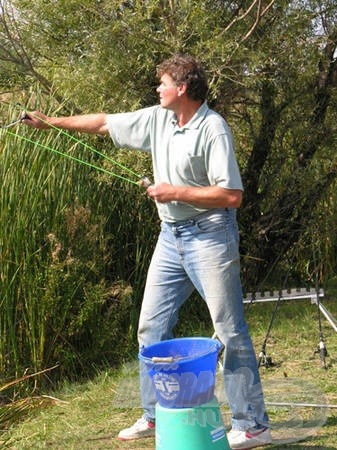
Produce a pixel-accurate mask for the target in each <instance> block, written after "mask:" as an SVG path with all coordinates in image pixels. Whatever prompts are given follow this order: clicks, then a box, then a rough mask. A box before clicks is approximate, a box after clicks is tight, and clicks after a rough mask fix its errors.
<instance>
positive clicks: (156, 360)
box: [151, 356, 174, 363]
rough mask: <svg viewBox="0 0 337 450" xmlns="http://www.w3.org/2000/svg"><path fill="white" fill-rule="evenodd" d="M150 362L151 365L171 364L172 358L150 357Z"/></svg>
mask: <svg viewBox="0 0 337 450" xmlns="http://www.w3.org/2000/svg"><path fill="white" fill-rule="evenodd" d="M151 361H152V362H153V363H173V361H174V357H173V356H163V357H161V356H152V358H151Z"/></svg>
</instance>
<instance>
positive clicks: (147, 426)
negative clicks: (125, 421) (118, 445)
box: [118, 417, 156, 441]
mask: <svg viewBox="0 0 337 450" xmlns="http://www.w3.org/2000/svg"><path fill="white" fill-rule="evenodd" d="M155 429H156V426H155V424H154V423H153V422H149V421H148V420H146V419H145V417H141V418H140V419H138V420H137V422H136V423H134V424H133V425H132V426H131V427H130V428H125V429H124V430H122V431H120V432H119V434H118V439H120V440H121V441H131V440H133V439H140V438H145V437H154V436H155Z"/></svg>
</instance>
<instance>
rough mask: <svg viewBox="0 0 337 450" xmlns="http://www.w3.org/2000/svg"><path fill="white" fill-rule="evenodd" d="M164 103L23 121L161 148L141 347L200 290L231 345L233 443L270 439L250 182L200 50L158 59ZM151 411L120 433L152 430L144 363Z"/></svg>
mask: <svg viewBox="0 0 337 450" xmlns="http://www.w3.org/2000/svg"><path fill="white" fill-rule="evenodd" d="M157 75H158V78H159V80H160V84H159V86H158V88H157V92H158V94H159V100H160V105H156V106H152V107H148V108H144V109H141V110H138V111H134V112H128V113H120V114H104V113H98V114H87V115H78V116H70V117H47V116H45V115H43V114H41V113H39V112H34V113H28V118H26V119H24V120H23V123H25V124H27V125H30V126H32V127H35V128H40V129H44V128H48V127H49V125H51V126H56V127H59V128H62V129H66V130H75V131H80V132H86V133H99V134H110V136H111V138H112V140H113V142H114V144H115V146H116V147H129V148H135V149H139V150H143V151H148V152H151V153H152V160H153V173H154V184H153V185H151V186H149V187H147V189H146V191H147V194H148V195H149V197H151V198H152V199H154V200H155V202H156V205H157V208H158V213H159V216H160V219H161V221H162V222H161V231H160V235H159V238H158V242H157V246H156V249H155V251H154V254H153V258H152V261H151V264H150V267H149V271H148V275H147V282H146V287H145V292H144V298H143V303H142V309H141V313H140V318H139V328H138V340H139V346H140V348H143V347H144V346H145V347H147V346H149V345H151V344H154V343H156V342H159V341H161V340H165V339H171V338H172V337H173V328H174V326H175V324H176V323H177V320H178V313H179V309H180V307H181V306H182V304H183V303H184V302H185V300H187V299H188V298H189V297H190V295H191V294H192V292H193V291H194V290H195V289H196V290H197V291H198V292H199V293H200V295H201V296H202V298H203V299H204V300H205V302H206V304H207V306H208V309H209V312H210V316H211V318H212V322H213V326H214V330H215V332H216V335H217V336H218V338H219V339H220V340H221V342H222V343H223V344H224V346H225V349H224V378H225V386H226V394H227V399H228V401H229V404H230V407H231V411H232V416H233V419H232V430H231V431H230V432H229V433H228V441H229V444H230V446H231V448H232V449H249V448H253V447H256V446H261V445H264V444H268V443H270V442H271V435H270V430H269V424H268V417H267V414H266V412H265V406H264V401H263V394H262V389H261V385H260V378H259V374H258V369H257V363H256V358H255V354H254V350H253V346H252V342H251V339H250V336H249V332H248V328H247V324H246V321H245V318H244V310H243V302H242V289H241V282H240V262H239V249H238V248H239V238H238V229H237V222H236V209H237V208H238V207H239V206H240V205H241V201H242V190H243V188H242V183H241V178H240V173H239V169H238V165H237V162H236V159H235V155H234V148H233V141H232V136H231V131H230V129H229V127H228V125H227V123H226V122H225V121H224V119H223V118H222V117H221V116H220V115H219V114H217V113H216V112H214V111H212V110H211V109H209V107H208V105H207V103H206V95H207V91H208V85H207V80H206V75H205V72H204V70H203V68H202V67H201V65H200V64H199V62H198V61H196V60H195V59H194V58H193V57H191V56H184V55H174V56H173V57H171V58H169V59H168V60H166V61H164V62H163V63H162V64H160V65H159V67H158V70H157ZM140 383H141V395H142V404H143V408H144V415H143V417H142V418H141V419H139V420H138V421H137V422H136V423H135V424H134V425H132V426H131V427H130V428H127V429H125V430H122V431H121V432H120V433H119V436H118V437H119V439H121V440H132V439H137V438H141V437H147V436H153V435H154V432H155V403H156V398H155V393H154V390H153V388H152V386H151V380H150V377H149V376H147V375H144V370H143V367H142V363H141V377H140Z"/></svg>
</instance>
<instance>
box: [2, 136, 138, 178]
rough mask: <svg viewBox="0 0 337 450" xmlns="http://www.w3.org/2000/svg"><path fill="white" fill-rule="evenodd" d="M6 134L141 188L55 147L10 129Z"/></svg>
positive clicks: (120, 176)
mask: <svg viewBox="0 0 337 450" xmlns="http://www.w3.org/2000/svg"><path fill="white" fill-rule="evenodd" d="M6 132H7V133H8V134H10V135H11V136H15V137H17V138H19V139H21V140H23V141H26V142H29V143H30V144H33V145H37V146H38V147H41V148H44V149H45V150H49V151H51V152H53V153H56V154H58V155H62V156H65V157H66V158H69V159H71V160H73V161H76V162H78V163H80V164H83V165H86V166H89V167H91V168H92V169H96V170H99V171H101V172H104V173H107V174H109V175H113V176H115V177H117V178H120V179H121V180H124V181H128V182H129V183H132V184H136V185H137V186H139V184H138V182H136V181H133V180H130V179H129V178H126V177H123V176H122V175H118V174H117V173H114V172H111V171H110V170H107V169H104V168H103V167H99V166H95V165H94V164H92V163H89V162H87V161H83V160H82V159H79V158H76V156H72V155H69V154H68V153H63V152H61V151H59V150H56V149H55V148H53V147H49V146H48V145H45V144H40V143H39V142H36V141H33V140H32V139H29V138H27V137H25V136H21V135H19V134H16V133H12V132H11V131H9V130H8V129H6ZM79 142H80V141H79ZM80 143H81V142H80ZM82 144H84V143H82Z"/></svg>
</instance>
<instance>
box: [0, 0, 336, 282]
mask: <svg viewBox="0 0 337 450" xmlns="http://www.w3.org/2000/svg"><path fill="white" fill-rule="evenodd" d="M1 7H2V19H1V23H0V34H1V42H2V43H3V44H2V45H1V46H0V64H1V65H2V66H3V67H5V68H6V71H7V72H8V71H10V70H13V71H15V72H16V73H20V72H21V73H22V78H18V80H17V82H18V84H19V85H20V82H22V87H23V88H24V92H27V89H26V88H25V83H27V81H28V80H30V79H34V80H36V81H38V83H39V85H40V86H41V89H43V90H44V91H45V92H46V93H48V95H52V96H53V98H54V99H55V110H59V111H62V110H63V111H64V110H66V111H88V110H90V111H91V110H95V109H105V110H111V111H120V110H126V109H130V108H136V107H141V106H146V105H149V104H152V103H153V102H156V94H155V86H156V82H157V81H156V78H155V71H154V68H155V66H156V64H157V63H158V62H159V61H160V60H161V59H162V58H163V57H165V56H167V55H169V54H172V53H173V52H177V51H181V52H191V53H193V54H195V55H198V56H199V57H200V59H202V60H203V61H204V62H205V64H206V66H207V70H208V73H209V78H210V98H209V101H210V103H211V105H212V106H213V107H214V108H215V109H217V110H218V111H219V112H220V113H221V114H223V115H224V116H225V117H226V119H227V120H228V122H229V123H230V125H231V127H232V128H233V131H234V135H235V137H236V142H237V154H238V159H239V163H240V166H241V168H242V175H243V179H244V184H245V196H244V206H243V208H242V209H241V210H240V212H239V221H240V229H241V234H242V239H241V242H242V253H243V256H244V259H243V278H244V284H245V286H246V288H247V289H255V288H256V287H257V286H259V285H261V284H263V285H264V284H271V285H272V284H280V282H281V281H280V280H281V279H282V278H284V276H285V273H284V272H287V271H289V264H288V263H285V261H287V258H289V252H291V249H292V248H294V246H296V245H304V241H303V236H306V235H309V234H310V233H311V230H312V229H315V227H316V228H317V220H318V218H317V213H318V211H319V209H320V206H321V202H322V201H325V200H326V199H327V198H328V197H329V195H330V193H331V189H332V188H333V186H334V182H335V179H336V163H335V157H334V153H333V147H334V139H335V135H336V125H335V119H334V111H335V107H336V79H337V77H336V68H337V62H336V40H337V23H336V18H337V6H336V5H335V4H334V2H333V1H331V0H327V1H325V2H324V3H322V2H320V1H308V0H303V1H296V2H289V1H284V0H283V1H278V2H275V1H273V0H270V1H265V0H250V1H241V2H230V1H227V0H218V1H215V2H214V1H210V0H209V1H206V2H201V1H197V0H193V1H179V2H178V1H175V0H161V1H159V2H158V1H154V0H147V1H144V0H142V1H140V0H131V1H123V2H122V1H116V0H114V1H106V0H96V1H89V0H84V1H83V0H81V1H79V0H71V1H67V0H64V1H62V0H54V1H52V2H44V1H43V0H37V1H35V2H31V1H30V2H27V1H25V0H20V1H17V0H13V1H12V2H7V1H6V0H1ZM24 95H25V96H26V97H25V98H26V100H28V99H30V97H29V96H27V94H24ZM101 145H107V144H104V143H101ZM306 233H309V234H306ZM297 255H299V252H298V253H297ZM302 276H303V277H305V274H303V273H302Z"/></svg>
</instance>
